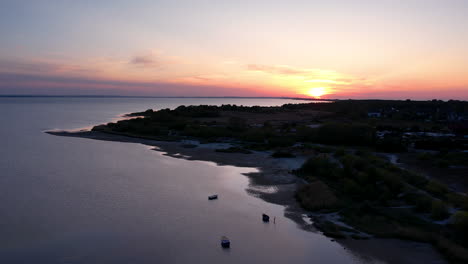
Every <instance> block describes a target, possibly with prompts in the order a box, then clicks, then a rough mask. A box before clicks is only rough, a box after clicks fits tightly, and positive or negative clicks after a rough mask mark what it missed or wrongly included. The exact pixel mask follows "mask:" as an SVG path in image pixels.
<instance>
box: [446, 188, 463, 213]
mask: <svg viewBox="0 0 468 264" xmlns="http://www.w3.org/2000/svg"><path fill="white" fill-rule="evenodd" d="M446 197H447V200H448V201H449V203H451V204H452V205H453V206H455V207H458V208H462V209H463V210H468V196H466V195H464V194H461V193H454V192H452V193H448V194H447V196H446Z"/></svg>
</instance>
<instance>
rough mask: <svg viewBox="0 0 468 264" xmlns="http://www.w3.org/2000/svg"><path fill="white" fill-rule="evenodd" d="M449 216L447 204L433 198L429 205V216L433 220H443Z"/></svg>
mask: <svg viewBox="0 0 468 264" xmlns="http://www.w3.org/2000/svg"><path fill="white" fill-rule="evenodd" d="M448 216H449V213H448V208H447V205H445V204H444V203H443V202H442V201H439V200H433V201H432V205H431V218H432V219H434V220H444V219H446V218H447V217H448Z"/></svg>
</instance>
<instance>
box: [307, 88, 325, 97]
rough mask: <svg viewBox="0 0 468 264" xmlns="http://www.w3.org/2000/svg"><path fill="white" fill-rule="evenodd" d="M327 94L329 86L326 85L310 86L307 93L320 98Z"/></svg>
mask: <svg viewBox="0 0 468 264" xmlns="http://www.w3.org/2000/svg"><path fill="white" fill-rule="evenodd" d="M325 94H327V88H325V87H314V88H310V89H309V90H308V91H307V95H309V96H312V97H315V98H320V97H322V96H323V95H325Z"/></svg>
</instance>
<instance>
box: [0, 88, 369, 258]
mask: <svg viewBox="0 0 468 264" xmlns="http://www.w3.org/2000/svg"><path fill="white" fill-rule="evenodd" d="M298 102H300V101H294V100H281V99H192V98H184V99H180V98H172V99H167V98H40V97H34V98H0V113H1V115H0V120H1V127H0V263H363V262H366V263H368V262H377V261H376V260H375V259H373V258H370V257H367V258H366V257H362V256H358V255H357V254H356V253H353V252H352V251H349V250H345V249H343V246H342V245H340V244H338V243H336V242H333V241H331V240H330V239H329V238H326V237H324V236H322V235H320V234H317V233H313V232H307V231H304V230H302V229H300V228H299V227H298V226H297V225H296V224H295V223H294V222H293V221H291V220H289V219H288V218H286V217H284V208H283V207H282V206H279V205H274V204H270V203H267V202H265V201H263V200H261V199H259V198H256V197H253V196H250V195H249V194H248V193H247V192H246V188H247V187H248V184H249V180H248V178H247V177H245V176H243V175H242V173H245V172H249V171H253V169H252V168H236V167H230V166H217V165H216V164H214V163H210V162H200V161H187V160H181V159H175V158H171V157H167V156H163V155H162V154H160V153H158V152H156V151H154V150H151V149H150V148H149V147H147V146H144V145H141V144H133V143H119V142H106V141H96V140H89V139H81V138H70V137H58V136H52V135H49V134H46V133H44V131H46V130H52V129H77V128H83V127H89V126H91V125H94V124H100V123H104V122H108V121H111V120H113V119H115V118H118V117H119V115H121V114H123V113H129V112H135V111H142V110H146V109H148V108H153V109H160V108H174V107H176V106H179V105H190V104H218V105H219V104H238V105H281V104H284V103H298ZM212 193H220V194H222V199H220V200H218V201H215V202H208V201H207V195H208V194H212ZM261 212H268V213H269V214H270V215H272V216H276V225H273V224H264V223H262V222H261V221H260V219H259V214H260V213H261ZM223 235H227V236H228V237H229V238H230V239H231V241H232V248H231V249H230V250H222V249H221V248H220V245H219V238H220V237H221V236H223Z"/></svg>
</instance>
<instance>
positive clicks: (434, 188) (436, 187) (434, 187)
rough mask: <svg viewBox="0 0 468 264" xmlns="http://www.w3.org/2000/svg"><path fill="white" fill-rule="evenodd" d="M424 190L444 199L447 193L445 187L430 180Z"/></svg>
mask: <svg viewBox="0 0 468 264" xmlns="http://www.w3.org/2000/svg"><path fill="white" fill-rule="evenodd" d="M425 189H426V191H428V192H430V193H432V194H433V195H435V196H437V197H444V196H445V194H446V193H447V192H448V188H447V186H445V185H444V184H442V183H440V182H437V181H435V180H430V181H429V183H428V184H427V185H426V188H425Z"/></svg>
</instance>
